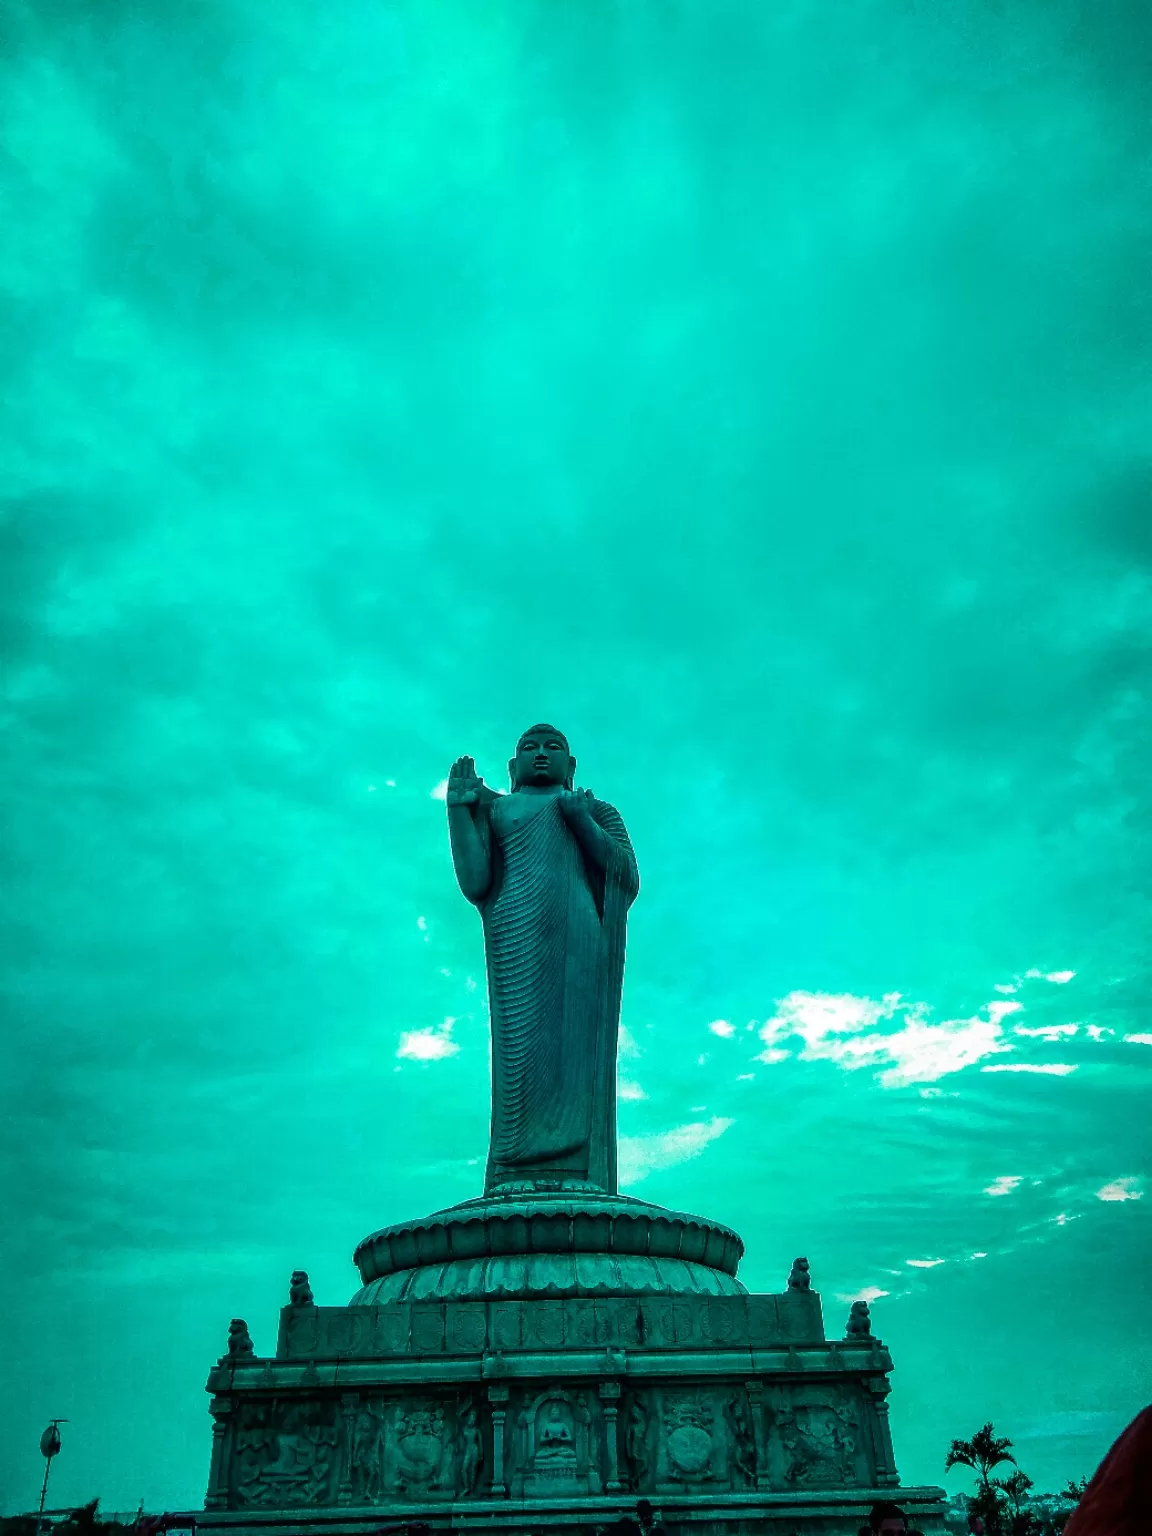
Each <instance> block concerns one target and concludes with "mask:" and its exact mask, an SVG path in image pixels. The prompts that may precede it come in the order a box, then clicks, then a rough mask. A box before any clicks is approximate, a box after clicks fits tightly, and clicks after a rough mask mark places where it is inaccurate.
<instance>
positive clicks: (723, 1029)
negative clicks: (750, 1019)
mask: <svg viewBox="0 0 1152 1536" xmlns="http://www.w3.org/2000/svg"><path fill="white" fill-rule="evenodd" d="M708 1028H709V1029H710V1030H711V1031H712V1033H713V1034H714V1035H719V1036H720V1038H721V1039H722V1040H731V1038H732V1036H733V1035H734V1034H735V1033H736V1026H735V1024H729V1022H728V1020H727V1019H713V1020H712V1022H711V1024H709V1026H708Z"/></svg>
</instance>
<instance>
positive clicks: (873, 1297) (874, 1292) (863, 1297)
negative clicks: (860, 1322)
mask: <svg viewBox="0 0 1152 1536" xmlns="http://www.w3.org/2000/svg"><path fill="white" fill-rule="evenodd" d="M891 1294H892V1292H891V1291H885V1290H881V1288H880V1287H879V1286H878V1285H866V1286H865V1287H864V1289H863V1290H862V1291H852V1292H850V1293H849V1292H848V1291H845V1292H843V1293H842V1294H840V1295H838V1296H837V1297H836V1300H837V1301H843V1302H846V1303H848V1304H849V1305H851V1303H852V1302H854V1301H867V1302H869V1303H871V1302H873V1301H879V1299H880V1297H881V1296H891Z"/></svg>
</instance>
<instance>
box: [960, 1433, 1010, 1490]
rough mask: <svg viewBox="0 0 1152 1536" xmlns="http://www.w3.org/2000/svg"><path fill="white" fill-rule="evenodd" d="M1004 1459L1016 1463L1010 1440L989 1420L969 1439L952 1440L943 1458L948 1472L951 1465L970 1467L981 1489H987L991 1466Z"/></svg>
mask: <svg viewBox="0 0 1152 1536" xmlns="http://www.w3.org/2000/svg"><path fill="white" fill-rule="evenodd" d="M1006 1461H1010V1462H1011V1463H1012V1465H1013V1466H1015V1465H1016V1458H1015V1456H1013V1454H1012V1442H1011V1440H1009V1439H1008V1437H1007V1436H1006V1435H998V1434H997V1433H996V1431H995V1430H994V1429H993V1427H992V1423H991V1420H989V1422H988V1423H987V1424H984V1425H982V1426H981V1427H980V1428H979V1429H978V1430H977V1431H976V1433H975V1434H974V1435H973V1436H972V1438H971V1440H953V1442H952V1444H951V1445H950V1446H949V1448H948V1455H947V1456H946V1457H945V1459H944V1470H945V1472H950V1471H951V1470H952V1468H953V1467H971V1468H972V1470H973V1471H974V1472H975V1473H976V1474H977V1476H978V1477H979V1479H980V1487H981V1489H982V1490H987V1488H988V1487H989V1485H990V1482H991V1473H992V1470H993V1468H994V1467H999V1466H1001V1465H1003V1463H1004V1462H1006Z"/></svg>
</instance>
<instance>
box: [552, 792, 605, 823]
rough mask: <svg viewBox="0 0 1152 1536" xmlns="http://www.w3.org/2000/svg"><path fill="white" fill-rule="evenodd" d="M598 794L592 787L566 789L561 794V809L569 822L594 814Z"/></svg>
mask: <svg viewBox="0 0 1152 1536" xmlns="http://www.w3.org/2000/svg"><path fill="white" fill-rule="evenodd" d="M595 803H596V796H595V795H594V794H593V793H592V791H591V790H590V789H566V790H565V791H564V793H563V794H562V795H561V796H560V809H561V811H562V812H563V814H564V818H565V820H566V821H568V822H573V821H580V820H582V819H583V818H584V817H586V816H587V817H591V816H592V807H593V805H594V804H595Z"/></svg>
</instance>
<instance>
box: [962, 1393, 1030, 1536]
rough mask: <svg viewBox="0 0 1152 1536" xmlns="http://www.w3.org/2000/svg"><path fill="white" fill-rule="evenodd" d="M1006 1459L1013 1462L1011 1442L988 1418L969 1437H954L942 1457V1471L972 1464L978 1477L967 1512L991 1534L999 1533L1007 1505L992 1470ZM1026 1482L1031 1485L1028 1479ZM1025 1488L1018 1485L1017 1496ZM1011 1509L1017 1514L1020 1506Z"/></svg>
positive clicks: (1002, 1525)
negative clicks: (1019, 1488)
mask: <svg viewBox="0 0 1152 1536" xmlns="http://www.w3.org/2000/svg"><path fill="white" fill-rule="evenodd" d="M1005 1462H1011V1463H1012V1465H1013V1466H1015V1465H1016V1458H1015V1456H1013V1454H1012V1442H1011V1440H1009V1439H1008V1438H1007V1436H1006V1435H998V1434H997V1433H996V1431H995V1429H994V1428H993V1427H992V1423H991V1421H989V1422H988V1423H987V1424H982V1425H981V1426H980V1428H979V1429H978V1430H977V1431H976V1433H975V1434H974V1435H973V1436H972V1438H971V1440H953V1442H952V1444H951V1445H950V1446H949V1448H948V1455H947V1456H946V1457H945V1459H944V1470H945V1472H950V1471H951V1470H952V1468H953V1467H971V1468H972V1470H973V1472H975V1473H976V1475H977V1477H978V1478H979V1479H980V1486H979V1488H978V1489H977V1490H976V1494H975V1496H974V1497H973V1498H971V1499H969V1501H968V1513H969V1514H972V1515H979V1516H980V1517H981V1519H982V1520H983V1521H984V1523H985V1525H986V1526H987V1528H988V1530H989V1532H990V1536H999V1533H1000V1532H1002V1531H1003V1529H1004V1526H1005V1524H1006V1516H1007V1514H1008V1506H1007V1502H1006V1500H1005V1498H1004V1494H1003V1493H1002V1492H1001V1488H1002V1486H1003V1485H1002V1484H999V1483H994V1482H993V1481H992V1472H993V1470H994V1469H995V1468H996V1467H1000V1466H1003V1465H1004V1463H1005ZM1020 1475H1021V1476H1023V1473H1021V1474H1020ZM1028 1486H1029V1487H1031V1482H1030V1481H1029V1484H1028ZM1025 1492H1027V1489H1021V1494H1020V1496H1021V1497H1022V1496H1023V1494H1024V1493H1025ZM1013 1509H1014V1511H1015V1513H1016V1514H1017V1515H1018V1514H1019V1506H1018V1505H1014V1506H1013ZM1013 1523H1016V1522H1015V1521H1014V1522H1013Z"/></svg>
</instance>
